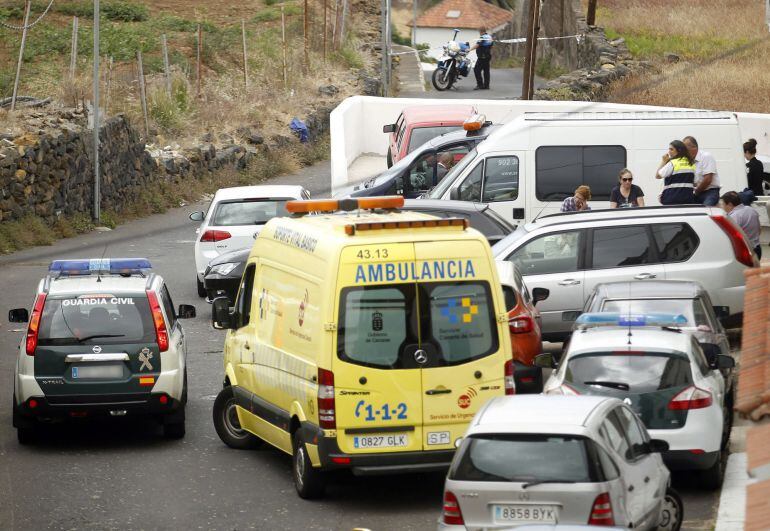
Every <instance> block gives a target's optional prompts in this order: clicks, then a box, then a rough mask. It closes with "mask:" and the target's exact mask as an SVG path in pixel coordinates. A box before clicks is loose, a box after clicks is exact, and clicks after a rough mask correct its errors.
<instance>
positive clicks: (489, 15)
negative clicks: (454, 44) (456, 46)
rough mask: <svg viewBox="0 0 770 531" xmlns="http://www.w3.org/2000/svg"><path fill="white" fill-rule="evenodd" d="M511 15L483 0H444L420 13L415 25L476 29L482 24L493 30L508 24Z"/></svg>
mask: <svg viewBox="0 0 770 531" xmlns="http://www.w3.org/2000/svg"><path fill="white" fill-rule="evenodd" d="M511 16H512V12H511V11H508V10H506V9H502V8H500V7H497V6H494V5H492V4H488V3H487V2H485V1H484V0H444V1H443V2H439V3H438V4H436V5H435V6H433V7H431V8H430V9H428V10H427V11H425V12H424V13H423V14H422V15H420V16H419V17H418V18H417V27H418V28H420V27H422V28H449V29H452V28H473V29H478V28H480V27H482V26H484V27H486V28H487V30H489V31H490V32H495V31H498V30H499V29H502V28H503V27H504V26H505V25H506V24H508V23H509V22H510V21H511ZM410 26H411V24H410Z"/></svg>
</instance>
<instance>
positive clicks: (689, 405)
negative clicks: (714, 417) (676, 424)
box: [668, 385, 713, 411]
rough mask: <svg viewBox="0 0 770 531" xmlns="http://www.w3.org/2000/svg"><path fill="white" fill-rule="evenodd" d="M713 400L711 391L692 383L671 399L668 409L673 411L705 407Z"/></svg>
mask: <svg viewBox="0 0 770 531" xmlns="http://www.w3.org/2000/svg"><path fill="white" fill-rule="evenodd" d="M712 402H713V398H712V397H711V393H709V392H708V391H705V390H703V389H701V388H699V387H695V386H693V385H691V386H690V387H688V388H687V389H685V390H683V391H682V392H680V393H678V394H677V395H676V396H675V397H674V398H672V399H671V401H670V402H669V403H668V409H671V410H673V411H685V410H689V409H703V408H704V407H709V406H710V405H711V403H712Z"/></svg>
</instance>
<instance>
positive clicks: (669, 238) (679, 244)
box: [652, 223, 699, 262]
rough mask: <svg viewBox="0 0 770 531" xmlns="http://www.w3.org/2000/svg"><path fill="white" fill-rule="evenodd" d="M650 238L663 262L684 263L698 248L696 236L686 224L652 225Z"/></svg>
mask: <svg viewBox="0 0 770 531" xmlns="http://www.w3.org/2000/svg"><path fill="white" fill-rule="evenodd" d="M652 236H653V238H654V239H655V244H656V245H657V247H658V255H659V256H660V259H661V260H662V261H663V262H684V261H685V260H688V259H689V258H690V257H691V256H692V255H693V253H694V252H695V249H697V248H698V242H699V241H698V235H697V234H695V231H694V230H692V227H690V226H689V225H688V224H687V223H662V224H660V225H652Z"/></svg>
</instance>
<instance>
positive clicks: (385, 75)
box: [381, 0, 390, 98]
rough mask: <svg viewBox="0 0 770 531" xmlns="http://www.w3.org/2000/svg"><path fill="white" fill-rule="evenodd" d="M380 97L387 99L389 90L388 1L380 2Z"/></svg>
mask: <svg viewBox="0 0 770 531" xmlns="http://www.w3.org/2000/svg"><path fill="white" fill-rule="evenodd" d="M381 9H382V95H383V97H386V98H387V97H388V94H389V92H390V91H389V88H390V24H389V22H390V21H389V18H390V0H382V6H381Z"/></svg>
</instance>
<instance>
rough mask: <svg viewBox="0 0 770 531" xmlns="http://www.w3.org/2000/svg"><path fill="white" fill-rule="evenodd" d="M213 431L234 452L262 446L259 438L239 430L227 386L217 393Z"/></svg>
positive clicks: (233, 396) (230, 389)
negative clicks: (214, 430)
mask: <svg viewBox="0 0 770 531" xmlns="http://www.w3.org/2000/svg"><path fill="white" fill-rule="evenodd" d="M214 429H216V430H217V435H219V438H220V439H222V442H223V443H225V444H226V445H227V446H229V447H230V448H235V449H236V450H250V449H252V448H257V447H259V446H260V445H261V444H262V441H261V440H260V439H259V438H257V437H255V436H254V435H252V434H251V433H249V432H248V431H246V430H244V429H243V428H241V423H240V422H239V421H238V411H237V410H236V407H235V395H234V394H233V388H232V386H229V385H228V386H227V387H225V388H224V389H222V390H221V391H220V392H219V394H218V395H217V399H216V400H215V401H214Z"/></svg>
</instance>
